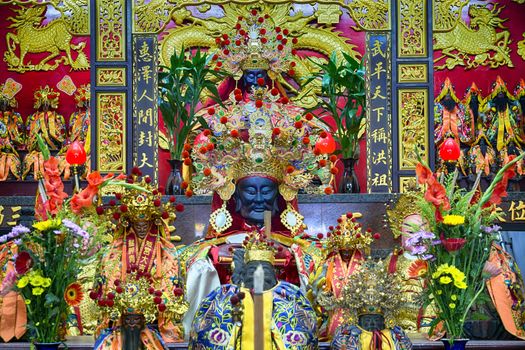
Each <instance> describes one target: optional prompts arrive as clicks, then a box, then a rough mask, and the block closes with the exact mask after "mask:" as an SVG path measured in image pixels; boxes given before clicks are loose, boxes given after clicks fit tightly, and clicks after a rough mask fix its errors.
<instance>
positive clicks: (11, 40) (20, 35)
mask: <svg viewBox="0 0 525 350" xmlns="http://www.w3.org/2000/svg"><path fill="white" fill-rule="evenodd" d="M45 10H46V7H45V6H35V7H30V8H27V9H26V8H20V9H18V10H14V11H15V13H16V14H17V16H16V18H13V17H9V18H8V19H9V20H10V21H12V22H13V24H11V25H10V26H9V28H15V29H16V32H15V33H7V35H6V42H7V51H6V52H5V53H4V61H6V62H7V65H8V69H9V70H12V71H17V72H25V71H36V70H40V71H49V70H53V69H56V68H57V67H58V65H59V64H60V63H61V62H63V63H64V64H65V65H69V66H71V68H72V69H73V70H84V69H88V68H89V61H88V58H87V56H86V54H85V53H84V52H83V51H82V50H83V49H84V47H85V46H86V43H85V42H81V43H79V44H73V43H72V42H71V40H72V38H73V35H72V34H71V31H70V29H69V24H68V23H67V22H66V21H65V20H63V19H57V20H54V21H52V22H51V23H49V24H48V25H46V26H40V24H41V23H42V20H43V14H44V11H45ZM17 47H18V48H19V56H17V54H16V49H17ZM72 50H74V51H77V53H78V55H77V58H76V60H74V59H73V57H72V55H71V51H72ZM62 51H65V53H66V56H60V58H58V59H56V60H55V61H54V62H53V64H50V63H48V62H49V61H51V60H52V59H54V58H56V57H57V56H59V55H60V53H61V52H62ZM43 52H48V53H49V55H48V56H46V57H45V58H43V59H42V60H41V61H40V62H39V63H37V64H32V63H31V62H28V63H27V64H26V63H24V59H25V57H26V55H27V54H32V53H43Z"/></svg>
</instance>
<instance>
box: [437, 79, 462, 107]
mask: <svg viewBox="0 0 525 350" xmlns="http://www.w3.org/2000/svg"><path fill="white" fill-rule="evenodd" d="M448 93H450V97H452V99H453V100H454V101H456V103H459V98H458V97H457V96H456V92H455V91H454V85H452V82H451V81H450V78H449V77H447V78H446V79H445V82H444V83H443V84H442V85H441V92H440V93H439V95H438V96H437V97H436V99H435V100H434V101H436V102H439V101H441V100H442V99H443V98H444V97H445V96H446V95H447V94H448Z"/></svg>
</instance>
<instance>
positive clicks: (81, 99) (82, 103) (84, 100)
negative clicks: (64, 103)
mask: <svg viewBox="0 0 525 350" xmlns="http://www.w3.org/2000/svg"><path fill="white" fill-rule="evenodd" d="M90 99H91V84H86V85H81V86H80V87H79V88H78V89H77V91H76V92H75V102H76V103H77V106H78V107H87V106H89V101H90Z"/></svg>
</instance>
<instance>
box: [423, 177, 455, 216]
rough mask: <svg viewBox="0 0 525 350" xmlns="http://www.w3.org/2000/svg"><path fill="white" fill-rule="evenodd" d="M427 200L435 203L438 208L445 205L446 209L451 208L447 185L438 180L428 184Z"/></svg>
mask: <svg viewBox="0 0 525 350" xmlns="http://www.w3.org/2000/svg"><path fill="white" fill-rule="evenodd" d="M425 200H426V201H427V202H430V203H432V204H434V206H435V207H436V209H439V208H440V207H441V206H443V209H444V210H449V209H450V202H449V201H448V198H447V193H446V190H445V187H443V185H442V184H440V183H439V182H437V181H434V182H433V183H431V184H429V185H428V188H427V192H426V193H425Z"/></svg>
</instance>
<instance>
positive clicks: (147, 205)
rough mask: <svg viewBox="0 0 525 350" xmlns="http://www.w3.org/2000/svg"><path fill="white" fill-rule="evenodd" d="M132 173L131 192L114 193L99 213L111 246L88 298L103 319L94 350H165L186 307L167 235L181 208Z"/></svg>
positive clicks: (175, 339) (178, 336) (176, 333)
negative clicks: (108, 227)
mask: <svg viewBox="0 0 525 350" xmlns="http://www.w3.org/2000/svg"><path fill="white" fill-rule="evenodd" d="M133 173H134V175H131V176H130V177H128V180H127V182H128V183H131V184H133V187H130V188H126V189H125V191H124V193H116V194H115V198H114V199H111V200H110V202H109V205H108V206H107V207H106V208H105V210H103V207H99V208H100V209H98V211H100V212H101V214H102V215H107V216H108V220H112V222H113V223H114V241H113V243H112V244H111V245H110V246H109V248H108V250H107V252H105V254H103V257H102V259H101V261H100V264H99V266H98V273H97V277H95V283H94V286H93V289H92V290H91V292H90V297H91V298H92V299H94V300H95V301H96V302H97V303H98V305H99V306H100V311H101V316H102V318H101V319H100V320H101V321H100V326H99V329H98V330H99V331H101V333H100V334H99V335H98V338H97V341H96V343H95V349H97V350H103V349H117V348H118V349H121V348H122V349H138V348H140V349H142V348H144V349H155V350H157V349H164V348H165V346H164V345H163V341H166V342H178V341H182V339H183V330H182V329H181V327H180V325H179V324H177V322H178V321H179V320H180V319H182V316H183V315H184V313H185V312H186V310H187V303H186V301H185V300H184V297H183V294H184V289H183V287H184V286H183V282H182V278H181V276H180V270H179V256H178V253H177V252H176V249H175V247H174V246H173V244H172V243H171V242H170V234H169V229H168V227H169V223H170V222H172V221H173V220H174V219H175V218H176V215H175V212H176V211H177V210H182V209H183V207H182V205H181V204H176V203H175V200H174V199H175V198H174V197H172V198H171V199H170V201H169V202H166V203H163V202H162V194H161V191H158V190H157V189H154V188H153V187H152V186H151V185H150V184H149V183H150V178H149V177H146V178H143V179H140V178H139V175H140V171H139V170H138V169H136V168H135V169H134V170H133ZM144 189H146V190H144ZM153 324H156V327H155V328H158V331H159V332H160V335H159V334H157V331H156V330H155V329H154V328H153V327H152V325H153ZM106 327H107V328H106ZM104 328H106V329H104ZM122 334H125V336H122V337H121V335H122ZM121 338H123V339H121ZM133 339H135V341H136V340H140V341H139V342H138V344H137V343H136V342H135V341H134V340H133ZM141 344H142V345H141ZM121 345H122V347H121ZM137 346H139V347H137Z"/></svg>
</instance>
